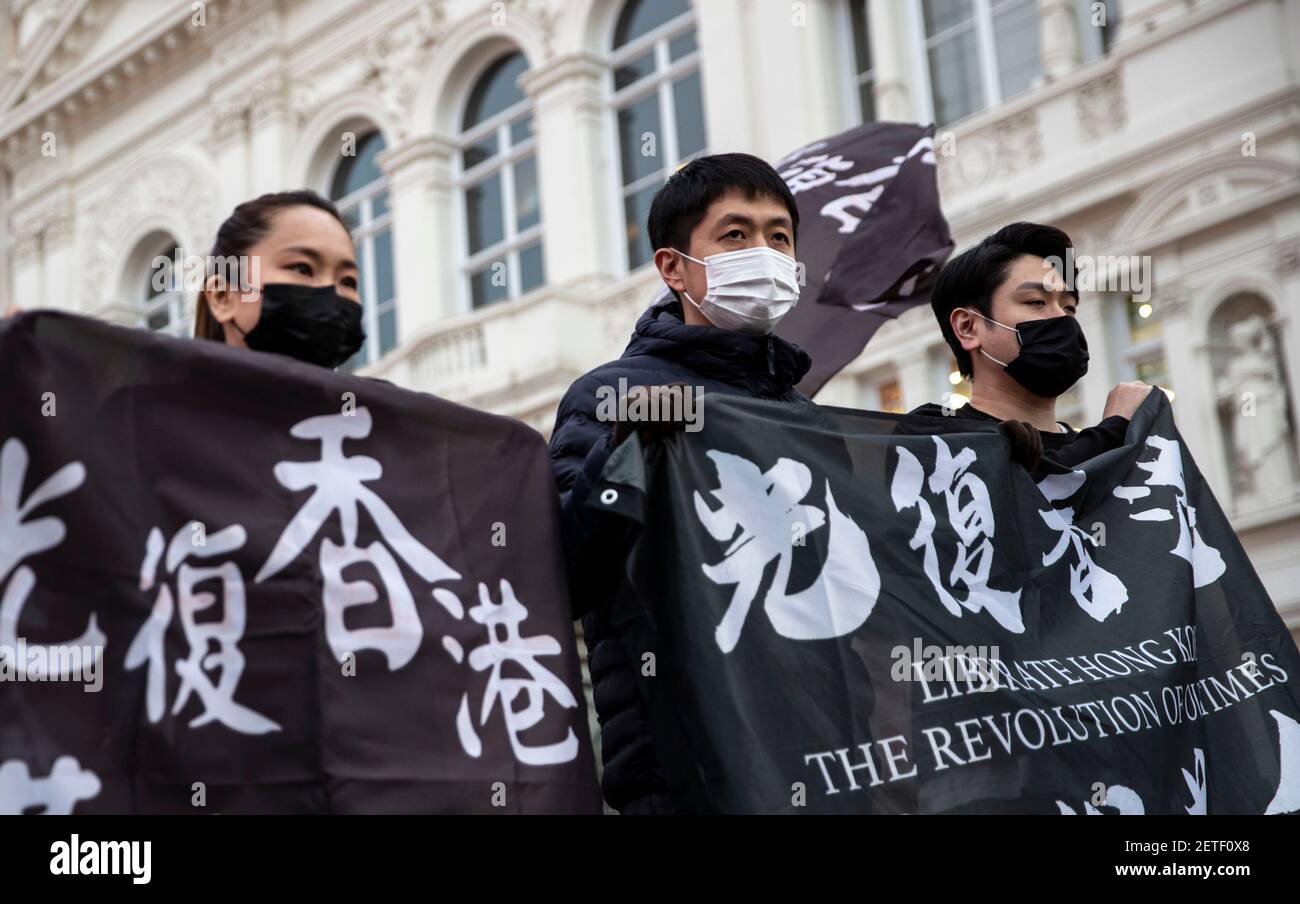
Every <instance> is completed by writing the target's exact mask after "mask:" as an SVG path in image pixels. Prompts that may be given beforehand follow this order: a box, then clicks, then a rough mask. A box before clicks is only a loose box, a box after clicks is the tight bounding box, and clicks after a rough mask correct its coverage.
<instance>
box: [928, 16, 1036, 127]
mask: <svg viewBox="0 0 1300 904" xmlns="http://www.w3.org/2000/svg"><path fill="white" fill-rule="evenodd" d="M1022 2H1025V0H970V4H971V10H972V16H971V19H970V20H968V21H966V22H962V23H960V24H958V25H953V26H949V27H948V28H946V29H944V30H943V31H940V32H938V33H936V34H933V35H927V34H926V33H925V11H924V9H923V5H924V0H921V2H919V3H909V4H906V6H905V8H906V10H907V13H906V15H907V16H908V24H909V27H910V29H911V30H912V33H913V35H914V36H915V39H916V40H915V41H914V46H915V47H916V48H917V50H916V58H917V62H918V66H917V72H918V73H919V75H920V76H921V81H920V83H921V86H922V92H921V93H922V105H923V113H924V117H923V118H925V119H928V120H930V121H932V122H934V123H935V124H936V125H937V126H939V127H940V128H943V127H949V126H952V125H954V124H955V123H958V122H961V121H962V120H963V119H966V118H968V117H970V116H975V115H978V114H979V113H982V112H983V111H985V110H990V109H993V108H994V107H997V106H1000V105H1001V104H1003V103H1005V102H1006V101H1007V100H1009V98H1007V97H1003V95H1002V70H1001V68H1000V66H999V60H998V50H997V38H996V33H995V31H994V28H993V20H994V17H995V15H996V14H997V13H999V12H1002V11H1003V10H1004V9H1006V8H1008V7H1010V6H1013V5H1015V4H1017V3H1022ZM1037 20H1038V14H1037V12H1035V21H1037ZM971 29H973V30H974V32H975V51H976V56H977V58H978V59H977V61H978V68H979V73H980V81H979V85H980V97H981V99H982V103H979V104H977V105H976V107H975V108H974V109H972V110H970V111H969V112H967V113H964V114H962V115H961V116H958V117H957V118H955V119H950V120H948V121H946V122H939V121H938V120H937V119H936V112H935V105H934V79H933V76H932V73H931V67H930V51H931V50H932V49H933V48H934V47H935V46H937V45H939V44H941V43H943V42H944V41H945V40H948V39H950V38H952V37H954V36H956V35H957V34H959V33H961V32H963V31H966V30H971ZM1038 53H1039V60H1038V70H1039V72H1038V76H1039V77H1041V76H1042V46H1041V43H1040V46H1039V50H1038ZM1030 90H1032V89H1030ZM1021 93H1024V92H1021ZM1013 96H1015V97H1019V96H1020V95H1019V94H1017V95H1013Z"/></svg>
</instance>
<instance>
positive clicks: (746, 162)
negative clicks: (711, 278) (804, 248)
mask: <svg viewBox="0 0 1300 904" xmlns="http://www.w3.org/2000/svg"><path fill="white" fill-rule="evenodd" d="M731 191H739V192H741V193H742V194H743V195H744V196H745V197H746V198H748V199H749V200H751V201H753V200H755V199H757V198H772V199H774V200H777V201H780V202H782V203H783V204H785V206H786V209H787V210H789V211H790V223H791V226H792V227H793V229H792V230H791V231H792V232H793V233H794V234H793V235H791V236H790V241H791V242H792V243H793V242H794V241H795V240H796V239H797V238H798V234H799V208H798V207H797V206H796V205H795V202H794V195H793V194H792V193H791V192H790V187H789V186H788V185H786V184H785V180H784V179H782V178H781V176H780V175H779V174H778V173H777V171H776V170H774V169H772V167H771V165H770V164H768V163H767V162H766V161H764V160H762V159H760V158H758V157H755V156H754V155H753V154H713V155H711V156H708V157H697V158H696V159H694V160H692V161H691V162H690V163H688V164H686V165H685V166H683V167H682V168H681V169H679V170H678V171H677V172H675V173H673V175H672V176H671V177H670V178H669V180H668V181H667V182H666V183H664V187H663V188H661V189H659V192H658V193H657V194H656V195H655V199H654V202H653V203H652V204H651V205H650V217H649V220H648V222H647V224H646V228H647V229H648V231H649V233H650V247H651V248H652V249H654V250H655V251H658V250H659V249H660V248H676V249H677V250H679V251H686V252H687V253H689V249H688V248H687V246H688V245H689V244H690V241H691V232H692V231H694V229H695V227H696V226H698V225H700V221H701V220H703V219H704V215H705V214H706V213H708V211H709V205H710V204H712V203H713V202H714V201H716V200H718V198H721V197H722V196H723V195H725V194H727V193H728V192H731Z"/></svg>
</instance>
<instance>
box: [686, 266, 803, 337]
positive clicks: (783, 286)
mask: <svg viewBox="0 0 1300 904" xmlns="http://www.w3.org/2000/svg"><path fill="white" fill-rule="evenodd" d="M673 250H674V251H676V250H677V249H675V248H674V249H673ZM677 253H678V254H680V255H681V256H682V257H684V258H686V259H687V260H689V261H695V263H697V264H701V265H703V267H704V275H705V279H706V280H708V291H707V292H706V293H705V295H704V297H703V298H701V299H700V300H699V301H698V302H697V301H696V300H695V299H694V298H691V296H690V295H689V294H688V293H686V292H682V294H683V295H685V296H686V300H687V301H689V302H690V303H691V304H693V305H695V307H697V308H699V310H700V313H701V314H703V315H704V316H705V317H706V318H708V321H709V323H712V324H713V325H714V326H716V327H718V328H719V329H724V330H739V331H740V332H743V333H770V332H772V331H773V330H774V329H776V325H777V324H778V323H780V322H781V318H782V317H784V316H785V315H786V314H788V313H789V312H790V309H791V308H793V307H794V306H795V304H796V303H797V302H798V301H799V279H798V276H797V275H796V264H795V260H794V258H792V257H791V256H790V255H788V254H782V253H781V252H780V251H777V250H776V249H775V248H768V247H767V246H765V245H764V246H760V247H758V248H742V249H741V250H739V251H727V252H724V253H722V254H710V255H709V256H708V257H706V258H705V259H704V260H702V261H701V260H696V259H695V258H693V257H691V256H690V255H689V254H686V253H684V252H681V251H678V252H677Z"/></svg>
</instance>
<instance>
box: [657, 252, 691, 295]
mask: <svg viewBox="0 0 1300 904" xmlns="http://www.w3.org/2000/svg"><path fill="white" fill-rule="evenodd" d="M655 267H656V268H657V269H658V270H659V275H660V276H661V277H663V281H664V284H665V285H667V286H668V288H670V289H672V290H673V291H674V292H677V293H681V292H684V291H686V270H685V260H684V259H683V258H682V256H681V255H680V254H678V253H677V252H676V251H673V250H672V249H671V248H660V249H659V250H658V251H656V252H655Z"/></svg>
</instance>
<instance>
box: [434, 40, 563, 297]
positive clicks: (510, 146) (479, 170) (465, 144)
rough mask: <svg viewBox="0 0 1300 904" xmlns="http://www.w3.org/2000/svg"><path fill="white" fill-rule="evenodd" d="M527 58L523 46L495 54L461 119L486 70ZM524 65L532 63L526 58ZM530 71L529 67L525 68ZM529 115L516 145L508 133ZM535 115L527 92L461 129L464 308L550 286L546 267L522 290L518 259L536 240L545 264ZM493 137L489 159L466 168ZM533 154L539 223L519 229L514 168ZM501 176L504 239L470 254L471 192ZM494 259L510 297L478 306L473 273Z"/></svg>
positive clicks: (467, 95)
mask: <svg viewBox="0 0 1300 904" xmlns="http://www.w3.org/2000/svg"><path fill="white" fill-rule="evenodd" d="M516 53H517V54H519V55H520V56H524V53H523V51H522V50H518V49H516V50H513V51H511V52H509V53H505V54H502V55H501V56H499V57H495V58H494V59H493V60H492V61H491V62H490V63H488V64H487V65H486V66H484V67H483V68H482V70H481V71H480V72H479V74H478V77H477V78H475V79H474V80H473V81H472V82H470V85H469V89H468V90H467V91H466V93H465V100H464V103H462V104H461V115H460V122H461V123H462V124H463V123H464V121H465V108H466V106H467V105H468V104H469V101H470V98H471V97H472V96H473V94H474V89H475V88H477V87H478V85H479V84H480V83H481V82H482V80H483V79H484V78H486V77H487V76H488V73H489V72H490V71H491V70H492V68H493V67H494V66H496V65H497V64H498V63H500V62H501V61H502V60H505V59H506V58H508V57H510V56H513V55H514V54H516ZM524 61H525V63H526V62H527V61H528V60H527V57H526V56H525V57H524ZM524 71H525V72H527V71H529V70H528V69H525V70H524ZM525 117H527V118H529V119H531V120H532V122H531V124H530V125H529V129H528V137H527V138H525V139H524V140H523V141H521V142H519V143H517V144H516V143H515V142H514V141H513V138H512V136H511V134H510V129H511V126H513V125H514V123H515V122H517V121H519V120H521V119H523V118H525ZM536 125H537V118H536V110H535V108H534V104H533V101H532V99H531V98H529V97H527V96H525V97H524V98H523V99H522V100H520V101H518V102H517V103H515V104H512V105H511V106H509V107H507V108H506V109H504V110H501V111H500V112H498V113H494V114H492V115H491V116H489V117H488V118H487V119H485V120H483V121H482V122H479V123H475V124H474V125H473V126H472V127H471V128H469V129H464V128H462V130H461V131H460V132H458V133H457V135H456V140H455V145H456V167H455V173H456V177H455V187H456V196H457V199H458V202H459V203H458V206H459V208H460V214H459V217H460V236H461V241H460V245H461V247H460V252H461V255H460V256H461V265H460V274H459V276H460V280H459V283H460V287H459V290H458V292H459V295H460V298H461V308H462V310H464V311H466V312H470V311H479V310H484V309H486V308H490V307H492V306H493V305H496V304H506V303H508V302H511V301H515V300H517V299H519V298H522V297H523V296H525V295H527V294H529V293H531V292H535V291H537V289H539V288H541V287H542V286H544V285H546V274H545V269H543V275H542V283H541V285H538V286H534V287H532V288H530V289H528V290H525V289H524V288H523V275H522V269H521V265H520V262H519V258H520V254H521V252H522V251H523V250H524V249H525V248H527V247H529V246H530V245H533V244H535V243H536V244H538V245H540V246H541V250H542V261H543V268H545V233H546V215H545V211H544V210H542V200H541V176H542V171H541V162H540V160H539V153H538V145H537V129H536ZM489 136H494V137H495V138H496V142H497V151H496V153H495V154H493V155H492V156H491V157H488V158H487V159H486V160H481V161H479V162H478V163H476V164H474V165H473V166H472V167H470V168H469V169H466V168H465V152H466V151H467V150H468V149H469V148H471V147H473V146H474V145H476V144H478V143H479V142H481V141H482V140H483V139H484V138H487V137H489ZM530 155H531V156H532V158H533V168H534V170H535V172H536V180H537V183H538V187H537V190H538V199H537V222H536V223H534V224H533V225H531V226H529V227H528V228H526V229H524V230H520V229H519V215H518V214H519V211H518V209H517V207H516V198H515V168H516V166H518V164H519V162H520V161H521V160H523V159H524V158H525V157H528V156H530ZM498 173H499V174H500V177H501V215H502V218H503V220H502V227H503V228H502V239H501V241H499V242H496V243H494V244H492V245H488V246H487V247H485V248H482V249H480V250H479V251H476V252H473V253H472V254H471V252H470V248H469V245H470V229H469V196H468V191H469V190H470V189H471V188H473V187H475V186H476V185H481V184H483V183H485V182H487V181H488V180H490V179H491V178H492V177H493V176H495V175H497V174H498ZM494 260H502V261H505V265H506V297H505V298H502V299H498V300H497V301H488V302H484V303H483V304H482V305H479V306H478V307H475V305H474V284H473V280H474V274H475V273H476V272H477V271H479V270H481V269H482V267H483V264H484V263H488V262H491V261H494Z"/></svg>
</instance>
